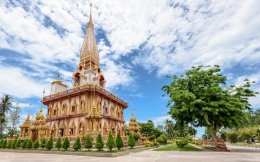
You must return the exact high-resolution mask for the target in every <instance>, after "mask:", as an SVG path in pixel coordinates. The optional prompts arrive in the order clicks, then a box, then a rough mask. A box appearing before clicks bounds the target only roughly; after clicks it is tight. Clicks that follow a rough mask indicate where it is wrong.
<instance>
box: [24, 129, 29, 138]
mask: <svg viewBox="0 0 260 162" xmlns="http://www.w3.org/2000/svg"><path fill="white" fill-rule="evenodd" d="M27 135H28V129H27V128H26V129H25V130H24V136H27Z"/></svg>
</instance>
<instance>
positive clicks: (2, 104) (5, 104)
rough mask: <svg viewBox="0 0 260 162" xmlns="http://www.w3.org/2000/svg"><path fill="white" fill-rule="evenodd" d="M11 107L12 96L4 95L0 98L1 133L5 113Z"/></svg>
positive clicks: (1, 131)
mask: <svg viewBox="0 0 260 162" xmlns="http://www.w3.org/2000/svg"><path fill="white" fill-rule="evenodd" d="M12 107H13V98H12V97H11V96H9V95H4V96H3V97H2V98H1V100H0V134H2V133H3V130H4V127H5V124H6V113H7V112H8V111H10V110H11V108H12Z"/></svg>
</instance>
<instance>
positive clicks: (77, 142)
mask: <svg viewBox="0 0 260 162" xmlns="http://www.w3.org/2000/svg"><path fill="white" fill-rule="evenodd" d="M73 149H74V150H76V151H78V150H80V149H81V143H80V138H79V137H77V139H76V141H75V143H74V144H73Z"/></svg>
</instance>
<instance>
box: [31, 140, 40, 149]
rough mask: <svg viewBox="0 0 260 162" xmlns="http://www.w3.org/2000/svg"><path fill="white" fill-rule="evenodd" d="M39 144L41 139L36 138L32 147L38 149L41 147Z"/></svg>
mask: <svg viewBox="0 0 260 162" xmlns="http://www.w3.org/2000/svg"><path fill="white" fill-rule="evenodd" d="M39 146H40V144H39V140H38V139H36V140H35V141H34V142H33V145H32V147H33V148H34V149H35V150H36V149H38V148H39Z"/></svg>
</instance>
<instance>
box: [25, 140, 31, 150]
mask: <svg viewBox="0 0 260 162" xmlns="http://www.w3.org/2000/svg"><path fill="white" fill-rule="evenodd" d="M26 148H28V149H32V140H31V139H30V140H29V141H28V142H27V144H26Z"/></svg>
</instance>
